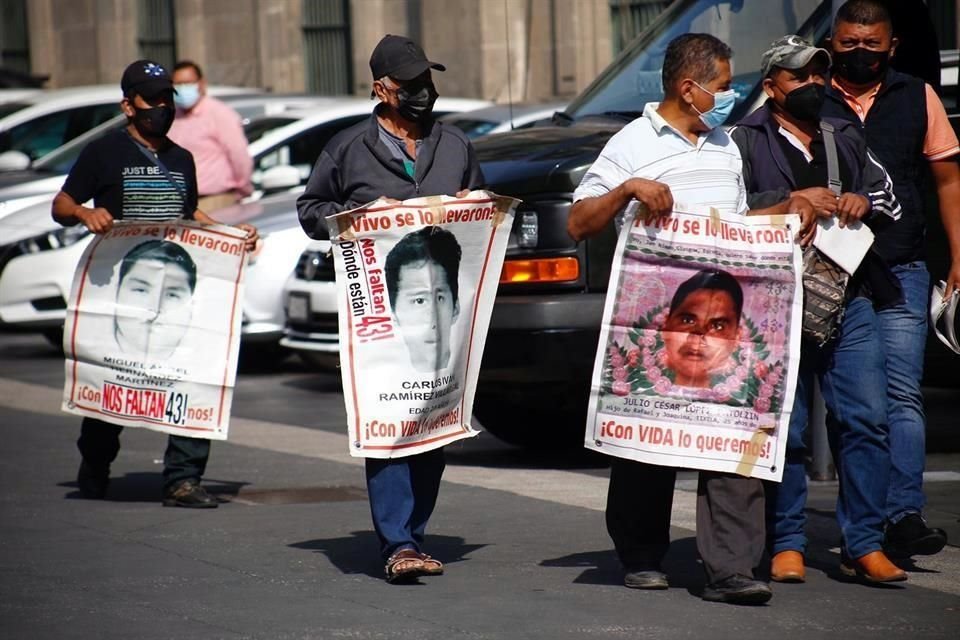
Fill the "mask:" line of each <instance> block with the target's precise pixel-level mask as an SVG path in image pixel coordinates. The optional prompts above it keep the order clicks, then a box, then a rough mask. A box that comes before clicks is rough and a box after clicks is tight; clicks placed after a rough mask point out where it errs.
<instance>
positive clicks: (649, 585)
mask: <svg viewBox="0 0 960 640" xmlns="http://www.w3.org/2000/svg"><path fill="white" fill-rule="evenodd" d="M623 584H624V586H627V587H630V588H631V589H666V588H667V587H669V586H670V585H669V584H668V583H667V574H665V573H664V572H662V571H660V570H659V569H652V568H648V569H627V573H626V574H624V576H623Z"/></svg>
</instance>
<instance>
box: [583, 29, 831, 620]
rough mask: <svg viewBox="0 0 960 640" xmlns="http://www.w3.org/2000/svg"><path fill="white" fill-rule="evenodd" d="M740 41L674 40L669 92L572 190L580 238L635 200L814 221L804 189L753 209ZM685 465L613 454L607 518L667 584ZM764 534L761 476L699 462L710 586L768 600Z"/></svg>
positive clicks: (719, 593)
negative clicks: (736, 117)
mask: <svg viewBox="0 0 960 640" xmlns="http://www.w3.org/2000/svg"><path fill="white" fill-rule="evenodd" d="M731 55H732V54H731V51H730V48H729V47H728V46H727V45H725V44H724V43H723V42H721V41H720V40H718V39H717V38H715V37H713V36H710V35H707V34H686V35H682V36H680V37H678V38H676V39H675V40H673V41H672V42H671V43H670V44H669V45H668V46H667V50H666V53H665V57H664V62H663V87H664V93H665V95H664V99H663V102H661V103H659V104H656V103H651V104H647V105H646V107H645V108H644V111H643V116H641V117H640V118H637V119H636V120H634V121H633V122H631V123H630V124H628V125H627V126H626V127H624V128H623V129H622V130H621V131H619V132H618V133H617V134H616V135H615V136H613V137H612V138H611V139H610V141H609V142H608V143H607V145H606V147H604V149H603V151H602V152H601V154H600V157H599V158H598V159H597V160H596V162H594V164H593V166H592V167H590V170H589V171H587V174H586V175H585V176H584V178H583V181H582V182H581V183H580V186H579V188H578V189H577V190H576V193H575V194H574V200H575V201H576V202H575V204H574V205H573V208H572V209H571V211H570V218H569V220H568V225H567V229H568V232H569V233H570V235H571V236H572V237H573V238H574V239H576V240H581V239H583V238H585V237H587V236H591V235H594V234H597V233H599V232H600V231H601V230H603V229H604V228H605V227H606V226H607V225H608V224H609V223H610V222H611V221H612V220H613V219H614V218H616V217H617V216H618V214H620V213H621V212H622V211H623V209H624V207H625V206H626V205H627V204H629V203H630V202H631V201H632V200H637V201H639V202H640V203H641V204H642V205H643V206H644V207H645V208H646V210H647V211H648V212H649V214H650V215H653V216H659V217H665V216H669V215H670V214H671V213H672V211H673V208H674V204H675V203H676V204H678V205H680V206H683V207H698V208H704V207H715V208H717V209H719V210H720V211H722V212H725V213H734V214H737V213H739V214H744V215H746V214H748V213H751V214H753V213H756V214H783V213H788V212H797V213H800V214H801V216H802V221H803V224H802V228H801V237H802V238H803V240H804V241H807V240H808V239H809V236H810V234H811V232H812V231H813V230H814V229H815V225H814V224H813V222H814V219H815V213H814V211H813V208H812V207H811V205H810V203H809V202H808V201H807V200H806V199H804V198H802V197H798V198H791V199H790V200H787V201H785V202H782V203H780V204H778V205H776V206H774V207H771V208H769V209H764V210H761V211H750V212H748V211H747V200H746V191H745V189H744V184H743V178H742V175H741V171H742V161H741V158H740V151H739V149H738V148H737V145H736V144H734V143H733V141H732V140H731V139H730V137H729V136H728V135H727V134H726V133H725V132H724V131H723V130H722V129H721V128H720V125H722V124H723V122H724V120H725V119H726V118H727V116H729V115H730V111H731V110H732V108H733V104H734V100H735V96H734V93H733V91H732V90H731V89H730V84H731V80H732V77H731V72H730V58H731ZM675 477H676V469H674V468H671V467H661V466H655V465H649V464H645V463H641V462H635V461H632V460H625V459H621V458H612V459H611V469H610V489H609V493H608V495H607V514H606V515H607V530H608V532H609V533H610V537H611V538H612V539H613V543H614V546H615V547H616V551H617V555H618V556H619V558H620V561H621V562H622V563H623V565H624V567H625V568H626V576H625V578H624V584H625V585H626V586H628V587H632V588H638V589H665V588H667V586H668V583H667V577H666V575H664V574H663V572H662V571H661V561H662V559H663V556H664V555H665V554H666V552H667V548H668V546H669V543H670V510H671V506H672V501H673V485H674V480H675ZM764 544H765V527H764V500H763V486H762V484H761V482H760V480H757V479H755V478H745V477H742V476H738V475H734V474H728V473H717V472H712V471H701V472H700V479H699V488H698V491H697V547H698V549H699V551H700V556H701V558H702V559H703V566H704V570H705V571H706V574H707V582H708V584H707V588H706V589H705V590H704V592H703V598H704V599H705V600H709V601H715V602H730V603H737V604H755V603H763V602H766V601H767V600H769V599H770V597H771V595H772V593H771V591H770V587H769V585H767V584H766V583H764V582H761V581H759V580H755V579H754V577H753V572H754V569H755V568H756V567H757V566H758V565H759V564H760V559H761V556H762V554H763V550H764Z"/></svg>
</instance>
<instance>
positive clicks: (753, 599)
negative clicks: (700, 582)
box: [703, 575, 773, 604]
mask: <svg viewBox="0 0 960 640" xmlns="http://www.w3.org/2000/svg"><path fill="white" fill-rule="evenodd" d="M772 597H773V591H771V590H770V585H768V584H767V583H766V582H761V581H760V580H754V579H753V578H748V577H746V576H739V575H737V576H730V577H729V578H724V579H723V580H720V581H719V582H714V583H713V584H708V585H707V588H706V589H704V590H703V599H704V600H706V601H707V602H726V603H728V604H763V603H764V602H767V601H768V600H770V598H772Z"/></svg>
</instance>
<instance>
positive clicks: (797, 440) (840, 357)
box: [731, 36, 907, 582]
mask: <svg viewBox="0 0 960 640" xmlns="http://www.w3.org/2000/svg"><path fill="white" fill-rule="evenodd" d="M829 66H830V56H829V54H828V53H827V51H826V50H824V49H817V48H815V47H813V46H811V45H809V44H807V43H806V42H805V41H804V40H802V39H801V38H800V37H798V36H786V37H784V38H781V39H780V40H778V41H777V42H775V43H773V45H772V46H771V48H770V49H769V50H768V51H767V52H766V53H765V54H764V55H763V60H762V63H761V72H762V73H763V74H764V76H765V77H764V79H763V89H764V91H765V92H766V94H767V96H768V100H767V102H766V104H764V105H763V106H762V107H761V108H760V109H758V110H757V111H755V112H754V113H753V114H751V115H750V116H748V117H747V118H746V119H744V120H743V121H741V122H740V123H739V124H738V126H737V127H736V128H735V129H734V130H733V132H732V133H731V137H732V138H733V140H734V141H735V142H736V143H737V145H738V146H739V147H740V153H741V155H742V156H743V174H744V183H745V185H746V189H747V193H748V196H747V198H748V200H747V201H748V203H749V204H750V206H751V207H760V206H764V203H765V202H771V201H773V202H775V201H779V200H782V199H783V198H785V197H789V196H795V195H800V196H803V197H805V198H807V199H808V200H809V201H810V202H811V203H813V205H814V207H815V208H816V209H817V212H818V214H819V215H820V216H823V217H832V216H836V217H837V218H838V219H839V220H838V222H839V224H840V225H842V226H845V225H849V224H856V223H858V221H860V220H863V221H864V222H866V223H867V224H871V223H872V221H877V222H880V221H883V220H890V221H892V220H893V219H894V218H895V217H897V216H898V215H899V205H898V204H897V202H896V198H895V197H894V196H893V192H892V184H891V183H890V179H889V177H888V176H887V174H886V171H885V170H884V169H883V168H882V166H881V165H880V164H879V163H878V162H877V161H876V159H875V158H874V157H873V156H872V155H871V154H870V152H869V150H868V149H867V146H866V143H865V141H864V139H863V136H862V135H861V134H860V132H859V130H858V128H857V127H856V126H855V125H852V124H851V123H849V122H844V121H842V120H832V119H831V120H827V121H821V118H820V109H821V107H822V105H823V99H824V91H825V89H824V87H825V84H826V83H825V80H824V76H825V74H826V71H827V69H828V68H829ZM824 130H827V131H828V132H829V131H830V130H833V132H834V135H833V138H834V140H835V148H836V152H837V153H836V156H837V160H838V162H837V165H838V166H836V167H834V168H833V172H834V174H835V175H834V180H836V178H837V177H838V178H839V181H840V185H839V186H837V185H836V184H834V185H833V187H834V190H831V189H830V188H828V184H829V177H830V173H831V172H830V170H829V169H828V164H829V162H830V161H829V160H828V157H829V153H828V148H827V145H828V144H830V141H829V137H828V136H824V134H823V131H824ZM847 291H848V295H847V302H846V308H845V314H844V316H843V320H842V324H841V325H840V330H839V335H838V336H837V337H835V339H834V340H833V341H832V343H830V344H828V345H826V346H825V347H823V348H819V347H818V346H817V345H816V344H813V343H811V342H808V341H807V340H804V344H803V348H802V351H801V358H800V374H799V378H798V382H797V393H796V396H795V398H794V405H793V413H792V415H791V417H790V432H789V437H788V444H787V456H786V463H785V467H784V473H783V482H782V483H781V484H776V483H768V485H767V487H766V491H767V531H768V537H769V539H770V547H771V549H770V552H771V555H772V556H773V563H772V565H773V566H772V569H771V577H772V579H773V580H776V581H782V582H803V581H804V579H805V570H804V564H803V553H804V551H805V548H806V542H807V540H806V536H805V534H804V524H805V516H804V506H805V502H806V493H807V487H806V470H805V468H804V462H803V460H804V443H803V434H804V430H805V428H806V423H807V417H808V415H809V406H810V401H811V393H812V389H813V376H814V375H816V376H818V378H819V380H820V386H821V389H822V391H823V396H824V401H825V402H826V404H827V406H828V408H829V409H830V411H831V412H832V413H833V414H834V415H835V416H836V417H837V424H836V425H835V429H834V431H833V432H832V433H831V436H832V443H833V444H834V450H835V458H836V460H837V470H838V473H839V478H840V495H839V498H838V501H837V519H838V520H839V523H840V528H841V531H842V536H843V551H844V554H843V555H844V559H843V565H842V569H843V570H844V571H845V572H846V573H848V574H851V575H860V576H862V577H863V578H864V579H865V580H866V581H868V582H892V581H898V580H905V579H906V577H907V576H906V574H905V573H904V572H903V571H902V570H900V569H899V568H897V567H896V566H895V565H893V564H892V563H891V562H890V560H889V559H888V558H887V557H886V555H885V554H884V552H883V528H884V509H885V500H886V491H887V479H888V477H889V473H890V451H889V448H888V443H887V437H888V431H889V429H888V426H887V403H886V397H885V396H886V384H887V379H886V371H885V363H884V358H883V348H882V344H881V339H880V329H879V323H878V320H877V317H876V311H875V307H876V306H884V305H890V304H893V303H896V302H899V301H900V290H899V287H898V284H897V281H896V278H894V277H893V275H892V274H891V273H890V272H889V269H887V268H886V266H885V265H884V264H883V262H882V260H880V259H879V258H878V257H877V256H876V255H875V254H873V255H868V257H867V258H866V259H865V260H864V262H863V263H861V266H860V268H858V269H857V271H856V273H855V274H854V277H853V279H852V280H851V282H850V284H849V286H848V290H847Z"/></svg>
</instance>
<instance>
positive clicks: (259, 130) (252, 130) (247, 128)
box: [243, 116, 297, 142]
mask: <svg viewBox="0 0 960 640" xmlns="http://www.w3.org/2000/svg"><path fill="white" fill-rule="evenodd" d="M296 121H297V119H296V118H291V117H289V116H285V117H281V116H272V117H267V118H257V119H256V120H252V121H250V122H249V123H248V124H245V125H244V126H243V133H244V135H245V136H247V142H255V141H257V140H259V139H260V138H262V137H263V136H264V134H267V133H269V132H270V131H273V130H274V129H279V128H280V127H285V126H287V125H288V124H290V123H291V122H296Z"/></svg>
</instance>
